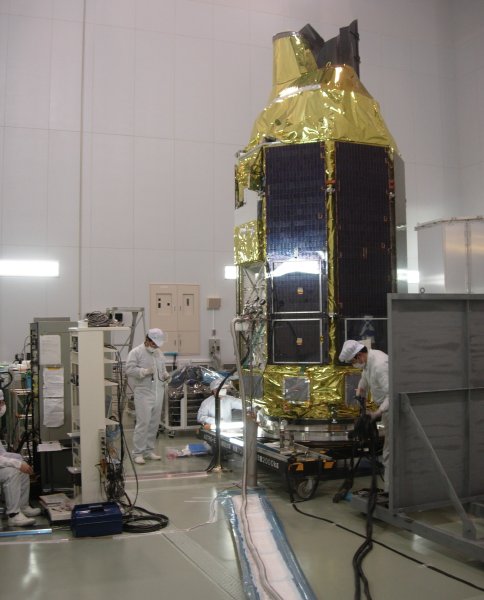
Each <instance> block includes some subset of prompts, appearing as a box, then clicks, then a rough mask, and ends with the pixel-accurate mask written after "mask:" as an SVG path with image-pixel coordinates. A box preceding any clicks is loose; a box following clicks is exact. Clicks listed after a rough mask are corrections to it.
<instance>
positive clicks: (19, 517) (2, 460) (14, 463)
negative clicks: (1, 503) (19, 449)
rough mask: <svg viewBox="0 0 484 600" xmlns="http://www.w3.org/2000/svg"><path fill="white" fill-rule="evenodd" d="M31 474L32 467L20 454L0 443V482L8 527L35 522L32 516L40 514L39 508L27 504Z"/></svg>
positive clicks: (25, 525) (24, 525)
mask: <svg viewBox="0 0 484 600" xmlns="http://www.w3.org/2000/svg"><path fill="white" fill-rule="evenodd" d="M32 474H33V470H32V467H31V466H30V465H29V464H28V463H26V462H25V461H24V460H23V459H22V457H21V456H20V454H16V453H14V452H7V451H6V450H5V448H4V447H3V446H1V445H0V484H1V485H2V487H3V495H4V496H5V504H6V511H7V515H8V524H9V526H10V527H28V526H29V525H33V524H34V523H35V519H34V518H33V517H36V516H37V515H40V512H41V511H40V508H32V507H31V506H30V504H29V496H30V475H32Z"/></svg>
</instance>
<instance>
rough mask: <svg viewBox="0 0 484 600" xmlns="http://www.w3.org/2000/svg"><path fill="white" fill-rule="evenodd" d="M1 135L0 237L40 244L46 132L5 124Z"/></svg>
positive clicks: (9, 241) (43, 235) (44, 232)
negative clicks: (0, 194) (0, 201)
mask: <svg viewBox="0 0 484 600" xmlns="http://www.w3.org/2000/svg"><path fill="white" fill-rule="evenodd" d="M4 135H5V137H4V157H3V158H4V160H3V165H4V177H3V186H2V187H3V210H2V224H1V227H2V241H3V243H4V244H12V245H32V246H35V245H39V244H41V245H43V244H45V243H46V241H47V214H46V206H47V165H48V153H49V135H48V132H47V130H43V129H20V128H11V127H7V128H6V129H5V134H4Z"/></svg>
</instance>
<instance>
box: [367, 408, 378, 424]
mask: <svg viewBox="0 0 484 600" xmlns="http://www.w3.org/2000/svg"><path fill="white" fill-rule="evenodd" d="M368 414H369V415H370V418H371V420H372V421H377V420H378V419H380V418H381V412H379V411H378V410H376V411H375V412H369V413H368Z"/></svg>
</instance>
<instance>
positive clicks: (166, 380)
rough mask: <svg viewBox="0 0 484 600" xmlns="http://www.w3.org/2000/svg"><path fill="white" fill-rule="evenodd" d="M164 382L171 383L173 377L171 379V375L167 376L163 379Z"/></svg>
mask: <svg viewBox="0 0 484 600" xmlns="http://www.w3.org/2000/svg"><path fill="white" fill-rule="evenodd" d="M163 381H164V383H170V381H171V377H170V375H165V376H164V377H163Z"/></svg>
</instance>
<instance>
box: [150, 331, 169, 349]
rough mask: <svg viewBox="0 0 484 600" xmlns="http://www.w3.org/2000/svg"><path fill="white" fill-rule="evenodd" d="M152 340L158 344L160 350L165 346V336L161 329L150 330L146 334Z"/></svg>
mask: <svg viewBox="0 0 484 600" xmlns="http://www.w3.org/2000/svg"><path fill="white" fill-rule="evenodd" d="M146 335H147V336H148V337H149V338H150V340H151V341H152V342H153V343H154V344H156V345H157V346H158V348H161V346H163V344H164V343H165V339H166V337H165V334H164V333H163V332H162V331H161V329H157V328H155V329H148V333H147V334H146Z"/></svg>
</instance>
